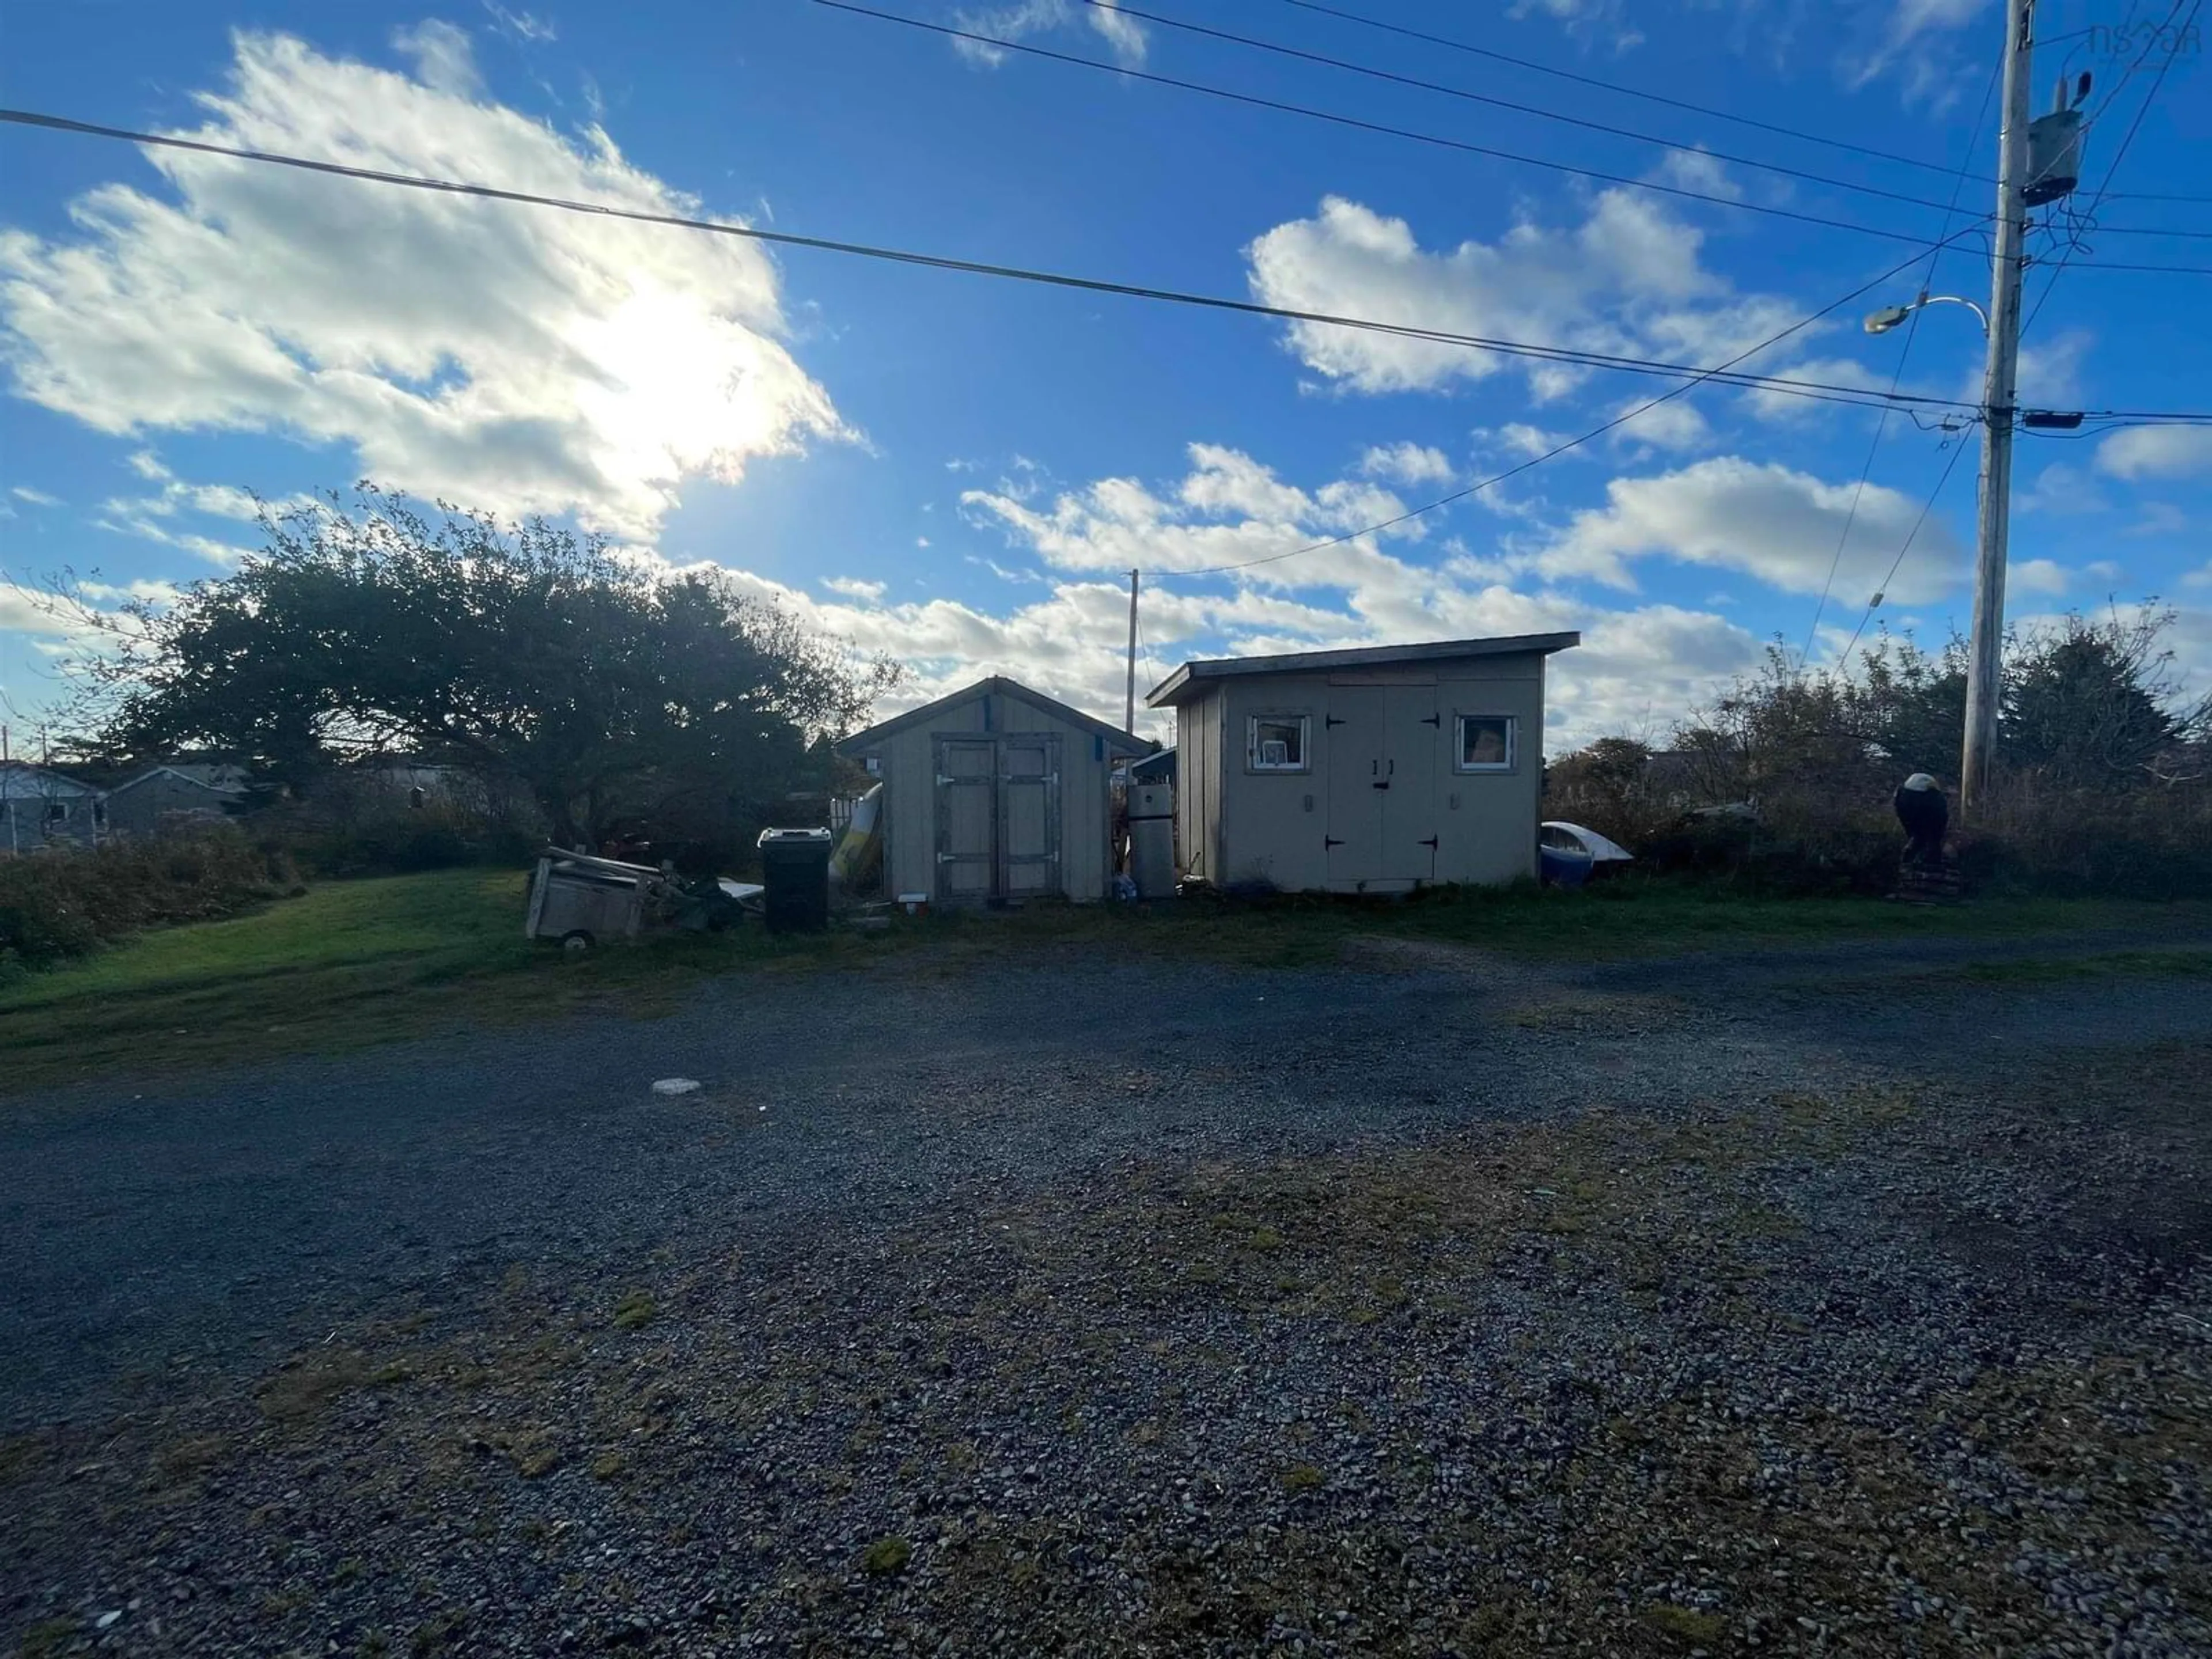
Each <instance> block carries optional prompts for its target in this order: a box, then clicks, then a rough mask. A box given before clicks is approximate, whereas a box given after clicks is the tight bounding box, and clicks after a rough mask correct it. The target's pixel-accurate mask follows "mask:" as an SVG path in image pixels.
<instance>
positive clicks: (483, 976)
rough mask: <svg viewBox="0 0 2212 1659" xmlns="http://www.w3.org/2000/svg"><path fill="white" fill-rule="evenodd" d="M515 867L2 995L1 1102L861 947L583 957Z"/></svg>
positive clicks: (311, 913) (273, 918)
mask: <svg viewBox="0 0 2212 1659" xmlns="http://www.w3.org/2000/svg"><path fill="white" fill-rule="evenodd" d="M525 881H526V876H525V873H524V872H521V871H518V870H500V871H484V870H445V871H439V872H435V873H431V874H427V875H417V876H392V877H386V878H377V879H373V880H363V881H343V882H332V883H331V884H327V885H325V886H320V887H317V888H314V889H313V890H310V891H308V892H307V894H306V895H304V896H301V897H299V898H295V899H284V900H279V901H277V902H274V903H271V904H270V905H268V906H265V907H264V908H261V909H258V910H256V911H254V912H252V913H251V914H249V915H243V916H238V917H234V918H232V919H231V920H229V921H212V922H201V923H197V924H194V925H192V926H190V927H171V928H164V929H160V930H157V931H155V932H152V933H143V934H140V935H139V936H138V937H137V938H135V939H126V940H125V941H124V942H122V943H121V944H118V945H113V946H112V947H110V948H109V949H107V950H105V951H100V952H99V953H98V954H97V955H94V956H92V957H88V958H86V959H85V960H83V961H82V962H79V963H74V964H72V965H70V966H69V967H66V968H62V969H55V970H52V971H50V972H46V973H39V974H31V975H25V976H24V977H22V978H21V979H19V980H16V981H14V982H13V983H11V984H9V985H6V986H4V987H0V1092H9V1091H23V1090H28V1089H33V1088H42V1087H49V1086H52V1085H57V1084H63V1083H68V1082H71V1081H75V1080H77V1079H83V1078H90V1077H96V1076H100V1075H103V1074H108V1073H132V1072H161V1073H168V1072H173V1071H174V1070H177V1069H179V1068H180V1067H189V1066H209V1065H223V1064H228V1063H233V1062H236V1061H240V1060H251V1059H253V1058H255V1057H258V1056H262V1055H268V1054H283V1053H289V1052H300V1051H303V1050H313V1051H318V1052H324V1051H331V1050H340V1049H346V1048H361V1047H365V1046H367V1045H369V1044H373V1043H377V1042H389V1041H392V1040H393V1039H396V1038H399V1037H409V1036H428V1035H434V1034H436V1033H439V1032H444V1031H454V1030H469V1029H471V1028H478V1027H483V1026H485V1025H492V1024H504V1023H508V1022H512V1021H514V1020H518V1019H523V1018H531V1017H533V1016H537V1015H545V1014H557V1013H561V1012H577V1011H581V1010H588V1009H592V1008H604V1009H609V1010H633V1011H638V1012H650V1011H652V1010H653V1009H655V1008H665V1007H666V1006H669V1004H670V1003H671V1000H673V999H674V998H675V997H676V996H678V995H680V994H682V993H683V991H684V990H685V989H686V988H688V987H690V986H691V985H693V984H696V982H697V981H699V980H700V979H702V978H703V977H705V976H707V975H711V974H714V973H717V972H722V971H726V970H729V969H735V968H738V967H740V966H744V965H746V964H753V965H770V964H774V963H778V962H781V961H789V960H801V961H803V960H811V959H814V958H817V957H825V956H828V955H832V954H836V953H837V952H838V949H839V947H840V946H843V947H847V948H849V947H850V945H852V943H853V941H851V940H849V939H838V940H802V941H798V942H795V943H793V944H788V945H787V944H784V943H782V942H781V941H775V940H770V939H767V938H766V937H765V936H764V935H763V934H762V933H761V932H760V930H759V929H758V928H757V927H748V928H745V929H741V930H738V931H736V932H732V933H726V934H722V935H714V936H709V935H695V934H677V935H672V936H670V937H666V938H661V939H654V940H653V941H652V943H651V944H650V945H641V946H637V947H634V948H633V947H626V946H617V947H612V948H608V949H603V950H599V951H592V952H591V953H590V954H589V955H587V956H585V957H571V956H568V955H567V954H566V953H564V952H562V951H561V950H560V949H559V948H558V947H556V946H555V945H550V944H546V943H544V942H541V941H538V940H533V939H525V938H524V937H523V936H522V913H523V890H524V883H525Z"/></svg>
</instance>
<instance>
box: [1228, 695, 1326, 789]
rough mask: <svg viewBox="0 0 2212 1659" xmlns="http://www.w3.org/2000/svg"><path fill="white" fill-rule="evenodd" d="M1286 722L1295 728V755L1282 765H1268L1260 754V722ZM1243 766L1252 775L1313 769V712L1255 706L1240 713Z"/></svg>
mask: <svg viewBox="0 0 2212 1659" xmlns="http://www.w3.org/2000/svg"><path fill="white" fill-rule="evenodd" d="M1262 721H1264V722H1266V723H1267V725H1269V726H1289V725H1291V724H1293V723H1295V724H1296V725H1297V728H1298V757H1297V760H1296V761H1294V762H1291V763H1288V764H1285V765H1282V766H1270V765H1268V764H1267V763H1265V762H1264V761H1262V760H1261V758H1260V726H1261V722H1262ZM1244 770H1245V771H1246V772H1247V773H1249V774H1250V775H1253V776H1255V777H1262V778H1279V777H1294V776H1297V775H1299V774H1301V773H1308V772H1311V771H1312V770H1313V714H1312V712H1311V711H1310V710H1308V709H1303V708H1298V709H1291V708H1284V709H1255V710H1254V711H1253V712H1252V713H1250V714H1247V715H1245V717H1244Z"/></svg>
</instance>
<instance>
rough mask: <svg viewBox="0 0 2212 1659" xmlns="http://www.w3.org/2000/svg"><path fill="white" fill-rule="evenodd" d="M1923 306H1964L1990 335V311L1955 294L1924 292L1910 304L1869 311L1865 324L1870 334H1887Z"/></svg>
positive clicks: (1985, 334)
mask: <svg viewBox="0 0 2212 1659" xmlns="http://www.w3.org/2000/svg"><path fill="white" fill-rule="evenodd" d="M1923 306H1964V307H1966V309H1967V310H1969V311H1971V312H1972V313H1974V318H1975V320H1976V321H1978V322H1979V323H1980V324H1981V325H1982V334H1983V336H1984V337H1985V338H1986V337H1988V334H1989V331H1990V313H1988V312H1986V311H1984V310H1983V309H1982V308H1981V307H1979V306H1978V305H1976V304H1975V303H1974V302H1973V301H1972V300H1962V299H1960V297H1959V296H1958V295H1955V294H1923V295H1921V296H1920V297H1919V298H1918V299H1917V300H1915V301H1913V302H1912V303H1911V305H1909V306H1889V307H1886V308H1884V309H1883V310H1881V311H1876V312H1872V313H1869V314H1868V317H1867V319H1866V322H1865V324H1864V325H1863V326H1864V327H1865V329H1866V331H1867V332H1868V333H1869V334H1887V333H1888V332H1889V331H1890V330H1892V329H1893V328H1895V327H1896V326H1897V325H1899V323H1902V322H1903V321H1904V320H1905V319H1906V318H1908V317H1910V316H1911V314H1912V313H1914V312H1916V311H1917V310H1919V309H1920V307H1923Z"/></svg>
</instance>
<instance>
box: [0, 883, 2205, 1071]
mask: <svg viewBox="0 0 2212 1659" xmlns="http://www.w3.org/2000/svg"><path fill="white" fill-rule="evenodd" d="M524 880H525V877H524V874H523V872H520V871H516V870H501V871H495V872H487V871H483V870H451V871H441V872H435V873H433V874H428V875H417V876H397V877H391V878H381V879H376V880H365V881H348V882H333V883H331V884H326V885H323V886H320V887H317V888H315V889H313V890H311V891H309V892H308V893H307V894H306V895H305V896H301V897H299V898H294V899H287V900H281V901H278V902H274V903H272V904H270V905H268V906H266V907H264V908H262V909H259V910H257V911H255V912H253V913H252V914H251V915H244V916H240V917H236V918H234V919H232V920H230V921H216V922H204V923H199V924H196V925H193V926H190V927H174V928H168V929H165V930H161V931H157V932H154V933H145V934H142V935H140V936H139V937H137V938H136V939H129V940H125V941H124V942H123V943H121V944H119V945H114V946H112V947H111V948H109V949H107V950H106V951H101V952H100V953H99V954H98V955H95V956H94V957H88V958H87V959H85V960H83V961H82V962H80V963H76V964H74V965H72V966H70V967H67V968H64V969H57V970H54V971H51V972H47V973H40V974H33V975H27V976H25V977H23V978H21V979H19V980H17V981H15V982H13V983H12V984H9V985H7V986H4V987H0V1092H21V1091H28V1090H33V1089H40V1088H47V1087H52V1086H54V1085H61V1084H66V1083H70V1082H73V1081H78V1080H83V1079H93V1078H98V1077H103V1076H111V1075H129V1074H132V1073H162V1074H167V1073H175V1072H177V1071H179V1070H180V1069H185V1068H190V1067H196V1066H219V1065H224V1064H232V1063H237V1062H240V1061H245V1060H252V1059H256V1058H258V1057H263V1056H267V1055H272V1054H284V1053H298V1052H303V1051H313V1052H332V1051H339V1050H343V1049H348V1048H362V1047H366V1046H368V1045H371V1044H374V1043H378V1042H390V1041H392V1040H395V1039H398V1038H402V1037H411V1036H427V1035H434V1034H437V1033H441V1032H450V1031H459V1030H471V1029H481V1028H483V1027H485V1026H490V1025H498V1024H508V1023H512V1022H514V1021H518V1020H522V1019H527V1018H543V1017H547V1016H557V1015H560V1014H562V1013H576V1012H593V1011H604V1012H634V1013H651V1012H656V1011H661V1010H665V1009H667V1008H670V1007H671V1006H674V1005H675V1003H676V1002H677V1001H678V1000H679V999H680V998H681V997H683V996H684V994H686V993H688V992H689V991H690V988H691V987H695V986H696V985H697V984H698V983H699V982H700V981H702V979H705V978H707V977H708V976H710V975H718V974H726V973H734V972H747V971H750V972H761V971H775V970H778V969H801V970H805V969H841V968H856V967H861V966H865V965H866V964H867V963H872V962H874V961H878V960H880V959H882V958H883V957H885V956H887V955H890V954H894V953H896V954H898V955H901V956H907V957H910V958H912V959H914V960H915V961H916V963H918V964H919V963H927V964H929V965H930V966H931V967H932V968H933V969H938V970H942V971H946V972H960V971H963V970H964V969H965V968H966V966H967V965H969V964H970V963H974V962H976V961H978V960H981V959H984V958H994V959H996V958H1003V957H1005V956H1006V954H1007V953H1008V952H1010V951H1059V952H1066V951H1113V952H1116V953H1123V952H1126V953H1131V954H1141V955H1146V956H1154V957H1159V956H1164V957H1173V958H1178V959H1190V960H1195V961H1211V962H1222V963H1239V964H1243V965H1246V966H1253V967H1296V966H1300V965H1310V964H1316V963H1328V962H1334V961H1336V960H1338V959H1340V957H1342V956H1343V954H1344V952H1345V951H1346V946H1347V945H1351V944H1352V943H1353V942H1354V941H1357V940H1361V939H1376V938H1380V939H1404V940H1412V941H1417V942H1425V943H1429V944H1435V945H1461V946H1474V947H1479V948H1481V949H1484V950H1491V951H1500V952H1503V953H1506V954H1509V955H1513V956H1520V957H1528V958H1532V959H1536V960H1553V961H1557V960H1575V959H1582V960H1589V959H1599V958H1608V957H1613V958H1617V957H1638V956H1656V955H1672V954H1680V953H1686V952H1692V951H1714V950H1747V949H1763V948H1771V947H1774V946H1781V945H1818V944H1820V943H1823V942H1828V941H1833V940H1839V939H1889V940H1899V941H1905V940H1911V939H1918V938H1936V937H1947V936H1948V937H1957V936H1962V935H1963V936H1969V937H1985V938H1989V939H1992V940H1996V939H2027V938H2031V937H2034V936H2037V935H2047V934H2063V933H2071V932H2076V931H2079V930H2082V929H2087V928H2096V927H2116V928H2124V927H2137V926H2145V925H2149V924H2152V923H2154V922H2161V923H2165V924H2166V925H2169V926H2171V925H2172V924H2173V923H2175V922H2176V921H2182V920H2185V919H2194V920H2195V921H2198V922H2200V923H2204V924H2207V925H2212V907H2208V906H2205V905H2202V904H2198V905H2191V906H2174V905H2147V904H2131V903H2124V902H2087V901H2059V900H1990V901H1984V902H1978V903H1975V904H1971V905H1965V906H1960V907H1959V908H1952V909H1923V908H1914V907H1911V906H1905V905H1895V904H1886V903H1882V902H1877V901H1872V900H1865V899H1781V898H1759V897H1751V896H1743V895H1741V894H1736V893H1732V892H1730V891H1729V890H1727V889H1726V888H1724V887H1718V886H1710V885H1705V886H1701V885H1693V884H1681V883H1674V882H1668V881H1664V880H1650V881H1645V880H1638V879H1631V880H1628V881H1624V882H1620V883H1612V884H1606V885H1605V886H1602V887H1600V888H1598V889H1595V890H1590V891H1588V892H1583V893H1557V892H1550V891H1546V890H1540V889H1537V888H1535V887H1533V886H1531V887H1527V888H1515V889H1508V890H1498V891H1488V890H1470V891H1468V892H1464V893H1452V892H1438V893H1433V894H1426V895H1423V896H1420V897H1419V898H1418V899H1414V900H1412V901H1408V902H1399V903H1389V902H1370V903H1360V902H1342V901H1335V900H1327V899H1320V898H1285V899H1278V900H1274V901H1272V902H1264V903H1255V904H1234V905H1232V904H1225V903H1220V902H1208V901H1201V900H1193V901H1186V902H1180V903H1176V904H1171V905H1158V906H1152V907H1147V908H1142V909H1137V908H1103V907H1087V908H1073V907H1065V906H1048V907H1038V908H1031V909H1029V910H1025V911H1022V912H1018V913H1015V914H1011V915H964V916H963V915H937V916H933V917H931V918H929V919H928V920H927V921H921V922H908V921H904V920H900V921H898V922H897V923H896V925H895V926H893V927H891V928H890V930H889V931H888V932H886V933H851V932H846V931H842V930H841V931H837V932H833V933H830V934H829V935H828V936H825V937H820V938H814V939H788V940H782V939H769V938H768V937H767V936H766V935H765V934H763V933H762V931H761V929H760V928H759V927H757V925H755V924H751V923H748V924H746V925H744V927H739V928H738V929H735V930H733V931H732V932H731V933H725V934H720V935H692V934H676V935H668V936H664V937H658V938H655V939H652V940H650V941H649V942H647V943H643V944H640V945H629V946H615V947H611V948H605V949H601V950H599V951H592V952H591V953H590V954H588V955H586V956H585V957H568V956H566V955H564V954H563V953H562V951H559V950H558V949H556V948H555V947H554V946H552V945H548V944H544V943H541V942H538V941H534V940H530V939H524V938H523V937H522V909H523V886H524Z"/></svg>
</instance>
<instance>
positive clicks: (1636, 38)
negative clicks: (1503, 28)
mask: <svg viewBox="0 0 2212 1659" xmlns="http://www.w3.org/2000/svg"><path fill="white" fill-rule="evenodd" d="M1506 15H1507V16H1509V17H1510V18H1512V19H1514V20H1515V21H1516V22H1517V21H1520V20H1522V19H1523V18H1528V17H1548V18H1550V19H1551V20H1552V21H1553V22H1555V23H1557V24H1559V27H1562V28H1564V29H1565V31H1566V32H1567V33H1568V34H1569V35H1571V37H1573V38H1574V39H1575V40H1579V41H1580V42H1582V43H1583V45H1584V46H1603V47H1607V48H1608V49H1610V50H1611V51H1612V52H1613V54H1614V55H1615V56H1618V55H1620V53H1622V52H1630V51H1633V50H1634V49H1635V48H1636V47H1638V46H1642V45H1643V44H1644V32H1643V31H1642V30H1641V29H1639V28H1638V27H1635V26H1634V25H1633V24H1632V23H1631V22H1630V21H1628V16H1627V12H1626V8H1625V7H1624V5H1623V4H1622V0H1513V4H1512V6H1511V7H1510V9H1508V10H1507V12H1506Z"/></svg>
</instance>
